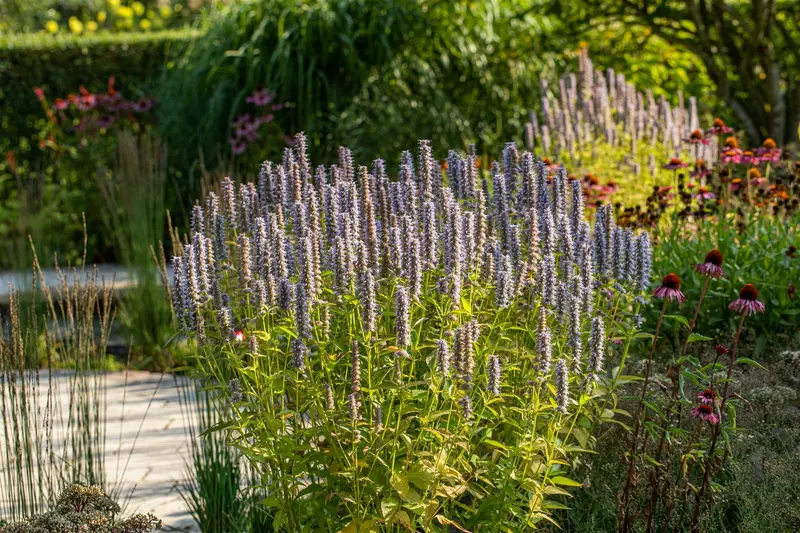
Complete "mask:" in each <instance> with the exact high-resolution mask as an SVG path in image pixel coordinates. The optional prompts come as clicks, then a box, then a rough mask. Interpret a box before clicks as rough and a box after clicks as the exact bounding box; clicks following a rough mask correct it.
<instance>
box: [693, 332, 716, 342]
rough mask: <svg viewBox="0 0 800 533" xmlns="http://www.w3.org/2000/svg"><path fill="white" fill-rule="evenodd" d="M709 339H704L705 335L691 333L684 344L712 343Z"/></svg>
mask: <svg viewBox="0 0 800 533" xmlns="http://www.w3.org/2000/svg"><path fill="white" fill-rule="evenodd" d="M712 340H714V339H712V338H711V337H706V336H705V335H700V334H699V333H692V334H691V335H689V338H688V339H686V342H687V343H688V342H705V341H712Z"/></svg>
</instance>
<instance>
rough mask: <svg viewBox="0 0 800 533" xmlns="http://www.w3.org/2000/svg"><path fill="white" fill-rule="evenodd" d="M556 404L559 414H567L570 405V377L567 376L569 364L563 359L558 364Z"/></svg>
mask: <svg viewBox="0 0 800 533" xmlns="http://www.w3.org/2000/svg"><path fill="white" fill-rule="evenodd" d="M556 391H557V395H556V403H557V404H558V412H559V413H562V414H567V406H568V405H569V376H568V374H567V364H566V363H565V362H564V360H563V359H559V360H558V363H557V364H556Z"/></svg>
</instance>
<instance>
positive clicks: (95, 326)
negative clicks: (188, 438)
mask: <svg viewBox="0 0 800 533" xmlns="http://www.w3.org/2000/svg"><path fill="white" fill-rule="evenodd" d="M37 276H38V277H39V279H38V282H39V283H38V284H37V279H36V277H37ZM57 276H58V285H57V286H56V287H55V288H50V287H48V286H47V285H46V284H45V280H44V277H43V274H42V272H41V270H39V269H38V263H35V267H34V279H33V280H32V284H33V290H34V291H35V292H34V297H33V298H32V300H31V302H32V303H31V307H30V309H29V310H26V309H23V308H22V306H23V304H22V300H21V298H20V294H19V292H17V291H12V292H11V300H10V306H9V316H8V318H7V319H4V320H3V322H4V323H3V326H4V330H5V331H4V334H3V335H2V336H0V409H2V411H0V417H2V420H3V421H2V425H3V432H2V434H0V458H1V459H2V462H3V464H4V468H3V475H2V476H0V494H2V495H3V498H2V500H0V506H2V507H0V508H2V510H3V512H4V513H5V518H8V519H10V520H20V519H23V518H25V517H28V516H31V515H33V514H38V513H42V512H44V511H46V510H47V508H48V507H49V506H50V505H52V504H54V503H55V498H56V497H57V496H58V494H59V492H60V491H61V490H62V489H64V488H65V487H67V486H68V485H69V484H71V483H74V482H83V483H89V484H95V485H100V486H106V484H107V481H108V479H107V476H106V468H105V463H104V461H105V444H106V425H105V411H106V397H105V391H104V389H105V372H104V367H105V362H106V350H105V348H106V344H107V342H108V336H109V333H110V329H111V323H112V322H113V314H114V313H113V311H112V309H111V292H110V288H109V287H108V286H106V285H105V283H101V281H100V280H99V279H98V276H97V273H96V271H94V272H93V271H86V270H72V271H62V270H58V271H57ZM37 286H38V288H37ZM38 291H41V299H40V298H39V297H38V294H37V293H38ZM37 302H43V303H44V305H45V311H44V312H40V308H37V306H36V304H37ZM43 360H44V364H45V368H44V369H42V367H41V365H42V361H43ZM59 368H61V370H59ZM64 401H66V402H68V405H62V402H64Z"/></svg>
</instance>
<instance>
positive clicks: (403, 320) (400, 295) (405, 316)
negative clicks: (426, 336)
mask: <svg viewBox="0 0 800 533" xmlns="http://www.w3.org/2000/svg"><path fill="white" fill-rule="evenodd" d="M410 320H411V317H410V309H409V303H408V291H407V290H406V288H405V287H403V286H398V287H397V288H396V289H395V333H396V334H397V345H398V346H401V347H406V346H409V345H410V344H411V325H410Z"/></svg>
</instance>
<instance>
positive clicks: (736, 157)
mask: <svg viewBox="0 0 800 533" xmlns="http://www.w3.org/2000/svg"><path fill="white" fill-rule="evenodd" d="M741 161H742V151H741V150H740V149H739V148H728V149H727V150H725V151H724V152H722V162H723V163H734V164H739V163H741Z"/></svg>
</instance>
